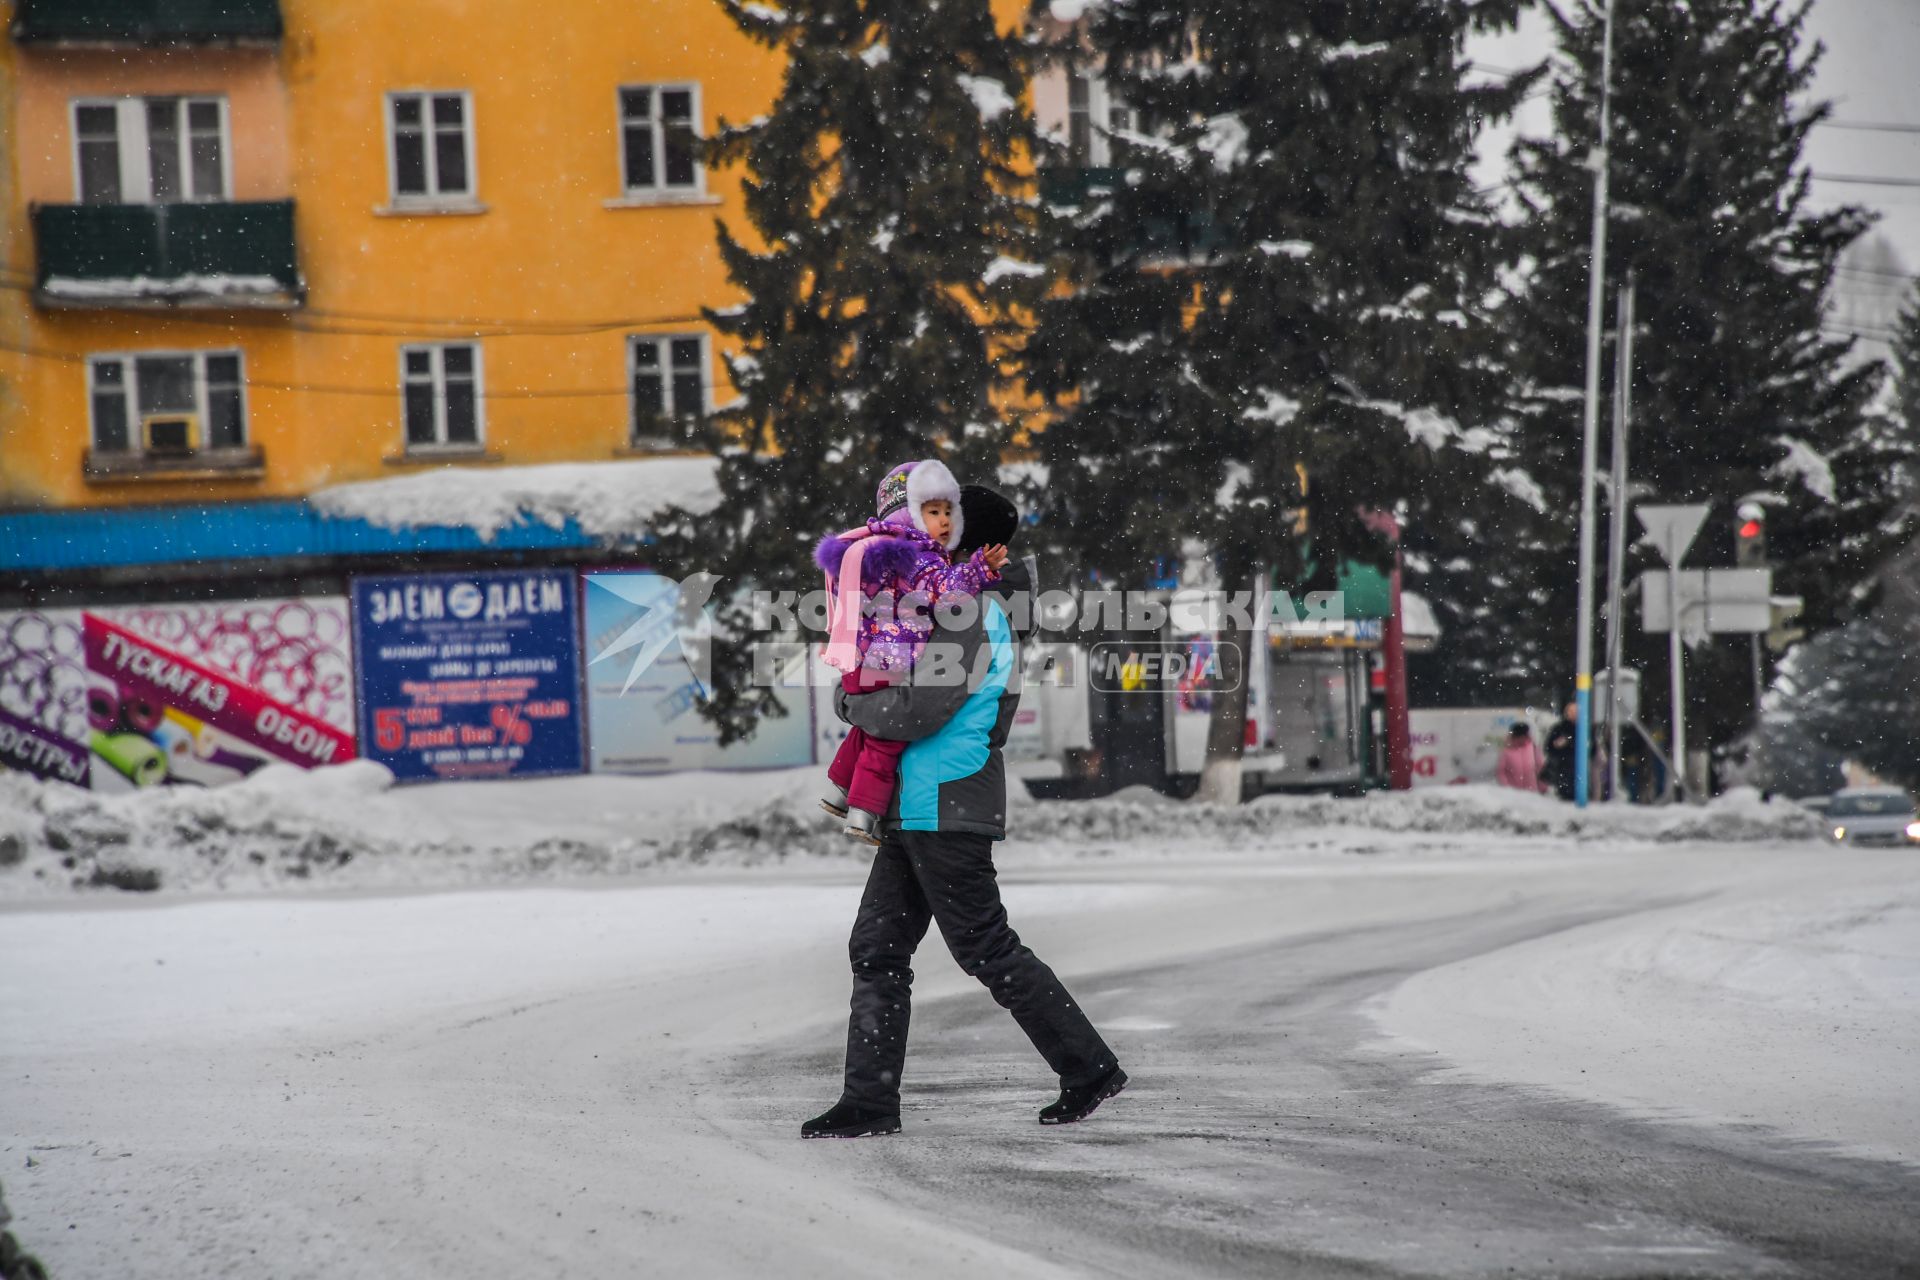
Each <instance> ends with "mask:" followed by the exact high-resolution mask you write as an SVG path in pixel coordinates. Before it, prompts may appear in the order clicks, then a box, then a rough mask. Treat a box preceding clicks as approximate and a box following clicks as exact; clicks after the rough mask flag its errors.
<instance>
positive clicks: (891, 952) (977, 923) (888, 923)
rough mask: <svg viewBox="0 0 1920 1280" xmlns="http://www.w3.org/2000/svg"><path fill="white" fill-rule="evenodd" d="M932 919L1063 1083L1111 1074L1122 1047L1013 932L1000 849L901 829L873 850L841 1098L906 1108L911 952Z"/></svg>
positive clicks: (956, 835) (973, 838) (957, 836)
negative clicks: (999, 876)
mask: <svg viewBox="0 0 1920 1280" xmlns="http://www.w3.org/2000/svg"><path fill="white" fill-rule="evenodd" d="M929 921H932V922H936V923H938V924H939V926H940V936H941V937H942V938H944V939H945V940H946V943H947V949H948V950H949V951H951V952H952V953H953V958H954V959H955V960H957V961H958V962H959V964H960V967H961V968H962V969H965V970H966V971H967V972H968V973H970V974H972V975H973V976H974V977H976V978H978V979H979V980H980V982H981V984H982V985H983V986H985V987H986V988H987V990H988V991H989V992H990V993H991V994H992V995H993V998H994V1000H995V1001H996V1002H997V1003H998V1004H999V1005H1000V1006H1001V1007H1002V1008H1003V1009H1005V1010H1007V1011H1008V1012H1009V1013H1011V1014H1012V1015H1013V1017H1014V1021H1016V1022H1018V1023H1019V1024H1020V1029H1021V1030H1022V1031H1024V1032H1026V1033H1027V1038H1028V1039H1029V1040H1031V1041H1033V1047H1034V1048H1036V1049H1038V1050H1039V1051H1040V1056H1041V1057H1043V1058H1045V1059H1046V1060H1047V1065H1048V1066H1050V1067H1052V1068H1053V1069H1054V1071H1055V1072H1057V1073H1058V1074H1059V1076H1060V1082H1061V1084H1062V1085H1063V1086H1078V1085H1088V1084H1092V1083H1094V1082H1096V1081H1098V1080H1101V1079H1104V1078H1105V1077H1106V1075H1107V1073H1109V1072H1110V1071H1112V1070H1113V1068H1114V1066H1115V1063H1114V1059H1113V1050H1111V1049H1109V1048H1107V1045H1106V1042H1105V1041H1104V1040H1102V1039H1101V1038H1100V1033H1099V1032H1097V1031H1095V1030H1094V1029H1093V1024H1092V1023H1091V1022H1089V1021H1088V1020H1087V1015H1086V1014H1084V1013H1082V1012H1081V1011H1080V1007H1079V1006H1078V1005H1076V1004H1075V1003H1074V1002H1073V997H1072V996H1070V995H1068V994H1067V990H1066V988H1065V987H1063V986H1061V985H1060V980H1059V979H1058V978H1056V977H1054V976H1053V970H1052V969H1049V968H1048V967H1047V966H1046V965H1045V964H1043V963H1042V962H1041V961H1040V959H1039V957H1037V956H1035V955H1034V954H1033V952H1031V951H1029V950H1027V948H1026V947H1025V946H1023V945H1021V942H1020V936H1019V935H1018V934H1016V933H1015V932H1014V931H1013V929H1012V927H1011V926H1010V925H1008V924H1007V911H1006V908H1005V907H1003V906H1002V905H1001V904H1000V885H999V882H998V881H997V880H996V879H995V878H994V870H993V841H992V840H991V839H990V838H989V837H987V836H984V835H975V834H972V833H967V832H937V831H898V832H895V833H894V834H892V835H890V836H888V837H887V841H886V843H885V844H883V845H881V846H880V848H879V849H878V850H877V851H876V852H875V853H874V858H873V871H872V873H871V874H869V875H868V877H867V890H866V893H865V894H864V895H863V896H862V897H861V899H860V914H859V915H858V916H857V917H855V919H854V922H853V936H852V937H851V938H850V939H849V940H848V944H847V951H848V954H849V957H850V958H851V959H852V961H853V1006H852V1016H851V1017H850V1018H849V1019H848V1022H847V1082H846V1092H845V1094H844V1095H843V1100H844V1101H848V1102H858V1103H862V1104H864V1105H866V1106H869V1107H880V1108H884V1109H886V1110H890V1111H898V1110H899V1109H900V1072H901V1068H902V1067H903V1066H904V1065H905V1063H906V1057H907V1022H908V1015H909V1013H910V1010H911V1003H912V993H913V968H912V960H913V952H914V948H916V947H918V946H919V945H920V940H921V939H922V938H924V937H926V935H927V924H928V922H929Z"/></svg>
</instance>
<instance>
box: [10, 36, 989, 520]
mask: <svg viewBox="0 0 1920 1280" xmlns="http://www.w3.org/2000/svg"><path fill="white" fill-rule="evenodd" d="M282 4H283V12H284V16H285V22H286V31H287V35H286V39H285V41H284V43H283V44H282V45H281V46H280V47H279V48H277V49H242V50H225V51H222V50H216V49H182V50H176V51H170V52H169V51H157V50H135V49H127V50H121V49H115V50H111V51H92V52H82V51H56V50H47V49H41V48H25V49H22V48H19V47H17V46H14V45H12V43H11V42H10V41H3V40H0V44H4V46H5V47H4V48H3V49H0V98H4V99H5V105H3V106H0V113H4V112H8V111H14V110H17V112H18V121H17V127H9V125H8V121H7V120H6V118H5V116H4V115H3V114H0V139H4V140H5V142H6V143H7V144H8V145H7V146H6V151H7V152H8V156H7V157H5V158H3V159H0V168H5V169H6V170H7V172H6V173H5V175H4V176H0V195H7V196H8V198H7V199H6V200H5V212H4V217H5V224H4V227H0V246H5V247H6V253H5V257H4V262H5V266H6V268H7V270H8V271H9V272H10V274H8V275H6V276H4V277H0V284H3V285H6V286H8V287H5V288H0V348H3V347H5V346H7V345H14V346H22V345H24V346H28V347H31V348H32V349H33V350H34V351H36V352H38V353H40V354H38V355H34V356H25V355H20V354H17V353H14V352H9V351H6V350H4V349H0V509H3V508H8V507H11V508H26V507H43V506H54V507H60V506H84V505H102V504H118V503H153V502H202V501H209V500H216V499H222V500H224V499H245V498H263V497H276V496H290V495H299V494H303V493H306V492H309V491H311V490H313V489H316V488H319V487H322V486H325V485H328V484H337V483H342V482H345V481H352V480H363V479H373V478H379V477H382V476H388V475H394V474H398V473H401V472H403V471H405V470H407V469H412V468H417V467H420V466H435V465H447V463H446V462H445V460H423V459H421V458H419V457H417V456H416V457H413V458H408V457H406V456H404V441H403V432H402V425H401V400H400V387H399V349H400V347H401V346H402V345H404V344H407V343H409V342H421V341H434V340H459V339H466V338H472V337H475V336H476V335H477V336H478V337H479V341H480V345H481V348H482V358H483V362H484V370H485V379H484V389H485V392H486V399H485V409H484V424H485V426H484V431H485V454H484V456H483V457H482V458H480V459H474V460H468V461H462V462H458V463H455V464H453V465H472V466H485V465H493V464H496V463H535V462H546V461H558V460H594V459H606V458H613V457H618V456H623V455H624V454H625V453H626V452H627V449H628V437H629V430H630V412H631V409H630V402H629V399H628V393H627V337H628V335H630V334H632V333H636V332H649V331H651V332H661V333H670V332H689V331H697V330H699V329H700V328H702V327H703V326H701V325H700V324H699V323H698V321H697V319H695V317H697V315H698V311H699V308H700V306H701V305H702V304H706V305H716V306H717V305H726V304H727V303H729V302H731V301H734V300H736V299H735V295H734V293H733V291H732V289H731V288H730V286H729V285H728V284H727V281H726V276H725V271H724V269H723V267H722V265H721V263H720V259H719V253H718V249H717V247H716V245H715V239H714V221H715V219H716V217H723V218H725V219H726V220H727V221H728V222H729V223H730V224H731V225H733V226H734V227H736V228H737V229H740V230H741V231H743V232H744V230H745V216H744V212H743V210H742V209H741V205H740V201H739V179H738V175H737V174H733V173H718V174H716V173H712V172H709V173H707V174H706V175H705V178H704V181H705V184H706V192H707V195H708V196H709V197H710V198H709V199H707V200H705V201H702V202H699V203H682V204H665V205H654V206H642V207H634V206H629V205H626V204H624V203H623V202H622V201H621V199H620V197H621V194H622V193H621V174H620V154H619V134H618V128H619V121H618V102H617V90H618V88H619V86H621V85H629V84H649V83H655V84H657V83H684V82H690V81H691V82H697V83H698V84H699V86H700V99H699V106H700V112H701V126H702V129H703V131H705V132H711V131H712V130H713V129H714V127H715V126H716V123H717V121H718V120H720V119H722V118H725V119H728V120H732V121H742V120H746V119H750V118H752V117H753V116H756V115H759V114H761V113H763V112H764V111H766V110H767V109H768V106H769V104H770V103H771V102H772V100H773V98H774V96H775V95H776V93H777V92H778V89H779V82H780V62H779V59H778V58H777V56H776V55H773V54H771V53H769V52H768V51H766V50H764V49H762V48H760V47H759V46H757V45H754V44H752V43H751V42H749V41H747V40H746V39H745V38H744V37H743V36H741V35H740V33H739V32H738V31H737V30H736V29H735V28H734V26H733V25H732V23H731V22H730V21H728V19H727V18H726V16H725V14H724V13H723V12H722V11H721V9H720V7H719V6H718V5H716V4H714V3H713V0H644V2H642V3H635V0H549V2H548V3H546V4H542V5H536V6H520V7H499V6H493V7H489V6H475V5H472V4H470V3H467V0H388V2H386V3H381V4H342V3H339V0H282ZM994 8H995V12H996V14H997V15H998V17H999V19H1000V21H1001V22H1002V24H1003V25H1005V26H1009V27H1010V26H1013V25H1016V24H1017V23H1018V22H1019V21H1020V17H1021V15H1022V13H1023V12H1024V10H1025V0H995V3H994ZM11 17H12V6H11V5H10V4H9V3H7V0H0V23H4V22H7V21H10V20H11ZM9 61H10V62H11V64H12V65H13V67H14V68H15V74H14V76H13V81H14V83H13V84H12V85H11V86H9V84H8V78H7V72H6V67H7V65H8V62H9ZM406 89H440V90H466V91H468V92H469V93H470V94H471V95H472V99H471V100H472V127H473V130H474V139H475V163H474V178H475V195H476V197H477V200H478V202H479V203H480V205H482V206H484V211H483V212H479V213H473V214H459V215H451V214H396V213H394V211H392V210H390V209H389V208H388V207H387V206H388V204H389V176H388V160H387V138H386V127H387V126H386V118H385V95H386V94H387V93H388V92H389V91H392V90H406ZM184 91H196V92H218V93H223V94H225V95H227V98H228V102H229V118H230V121H231V130H232V132H231V143H230V149H231V154H232V161H231V164H232V168H233V173H234V185H235V190H234V196H235V198H237V199H284V198H286V197H287V196H289V195H291V196H292V197H293V198H294V200H295V202H296V207H295V225H296V235H297V239H298V248H299V262H300V269H301V272H302V274H303V275H304V277H305V281H306V284H307V287H308V295H307V303H306V306H305V308H303V309H301V310H298V311H295V312H292V313H291V314H278V313H272V312H260V311H236V312H221V311H217V310H211V309H195V310H188V311H173V312H156V311H125V310H123V311H71V310H40V309H36V308H34V307H32V306H31V304H30V301H29V299H28V295H27V293H26V292H25V291H24V289H23V288H22V284H23V281H24V279H25V277H24V276H23V275H22V274H21V273H28V272H30V271H31V267H32V253H33V246H32V235H31V230H30V226H29V223H28V213H27V202H28V200H30V199H33V200H47V201H54V202H60V203H65V202H70V201H72V200H73V199H74V198H75V192H74V177H73V161H72V141H71V136H70V113H69V111H68V104H69V103H70V101H71V99H72V98H73V97H76V96H81V95H89V96H91V95H96V94H111V93H154V92H184ZM14 181H17V182H18V184H19V189H18V190H16V191H13V192H11V193H9V192H8V191H7V186H8V184H10V183H12V182H14ZM610 202H611V203H610ZM9 241H10V244H9V243H8V242H9ZM449 322H458V323H449ZM569 330H570V331H569ZM231 347H238V348H240V349H241V350H242V351H243V352H244V353H245V357H246V373H247V377H248V380H249V383H250V386H249V390H248V405H247V431H248V438H249V442H250V443H252V444H254V445H257V446H259V447H260V448H261V449H262V450H263V451H264V454H265V475H264V477H262V478H256V479H231V478H227V479H211V480H209V479H204V478H196V479H180V478H146V479H140V480H130V479H113V480H101V479H98V478H95V479H92V480H89V479H87V478H86V477H85V476H84V475H83V473H82V464H83V459H84V454H85V451H86V449H87V447H88V444H89V439H88V436H89V419H88V410H87V403H86V377H85V367H84V364H83V363H82V362H81V361H82V359H83V357H84V356H85V355H87V354H88V353H99V352H118V351H143V350H180V349H212V348H231ZM713 355H714V359H713V367H712V368H711V370H710V371H709V377H710V379H711V381H712V382H713V384H714V385H713V391H712V394H711V401H712V403H714V404H724V403H726V402H727V401H728V400H729V399H730V398H731V396H732V392H731V390H730V389H729V388H728V387H727V386H726V383H725V373H724V368H723V366H722V365H721V363H720V360H719V351H718V349H717V344H715V347H714V351H713ZM62 356H64V357H65V359H59V358H54V357H62Z"/></svg>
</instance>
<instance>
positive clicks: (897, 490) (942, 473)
mask: <svg viewBox="0 0 1920 1280" xmlns="http://www.w3.org/2000/svg"><path fill="white" fill-rule="evenodd" d="M939 501H946V502H948V503H951V504H952V506H953V527H952V528H951V529H950V530H948V532H947V550H949V551H951V550H953V549H954V548H955V547H957V546H959V545H960V531H961V527H962V524H963V522H962V520H961V518H960V482H959V481H957V480H955V479H954V478H953V472H951V471H949V470H947V464H946V463H944V462H942V461H940V459H938V458H925V459H922V460H921V461H918V462H903V463H901V464H900V465H899V466H897V467H895V468H894V469H893V470H891V471H889V472H887V475H886V478H885V479H884V480H882V481H881V482H880V492H879V495H878V501H877V502H876V504H875V505H876V507H877V508H878V512H879V517H880V519H882V520H884V521H886V522H887V523H889V524H898V525H905V524H908V523H911V524H912V525H913V527H914V528H916V529H918V530H919V531H920V532H922V533H925V532H927V522H926V519H925V517H923V516H922V515H921V514H920V507H921V505H922V504H924V503H928V502H939ZM903 517H904V518H903Z"/></svg>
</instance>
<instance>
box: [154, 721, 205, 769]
mask: <svg viewBox="0 0 1920 1280" xmlns="http://www.w3.org/2000/svg"><path fill="white" fill-rule="evenodd" d="M149 736H150V737H152V739H153V740H154V741H155V742H157V743H159V744H160V749H161V750H162V751H164V752H166V753H167V754H168V755H169V756H173V757H178V758H181V759H186V758H189V757H191V756H192V755H193V754H194V750H193V735H192V734H191V733H188V732H187V731H186V730H185V729H184V728H182V727H181V726H179V725H177V724H175V723H174V722H173V721H172V720H171V719H168V720H162V721H161V722H160V723H159V724H157V725H155V726H153V732H152V734H150V735H149Z"/></svg>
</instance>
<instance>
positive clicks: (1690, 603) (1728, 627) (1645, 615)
mask: <svg viewBox="0 0 1920 1280" xmlns="http://www.w3.org/2000/svg"><path fill="white" fill-rule="evenodd" d="M1669 572H1670V571H1669V570H1666V569H1651V570H1648V571H1647V572H1646V573H1644V574H1642V575H1641V577H1640V616H1641V619H1642V620H1643V622H1644V623H1645V625H1646V628H1647V630H1648V631H1653V632H1663V631H1667V630H1670V629H1671V628H1672V626H1673V623H1672V621H1671V619H1672V608H1671V606H1670V603H1669V592H1668V589H1667V588H1668V583H1667V574H1668V573H1669ZM1673 585H1674V586H1675V587H1676V588H1677V595H1678V597H1679V609H1680V630H1681V632H1682V634H1686V633H1688V632H1697V633H1698V634H1700V635H1703V636H1705V635H1730V634H1731V635H1751V634H1752V633H1754V632H1766V631H1771V630H1772V629H1773V570H1771V569H1682V570H1680V576H1679V581H1678V582H1677V583H1675V584H1673Z"/></svg>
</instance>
